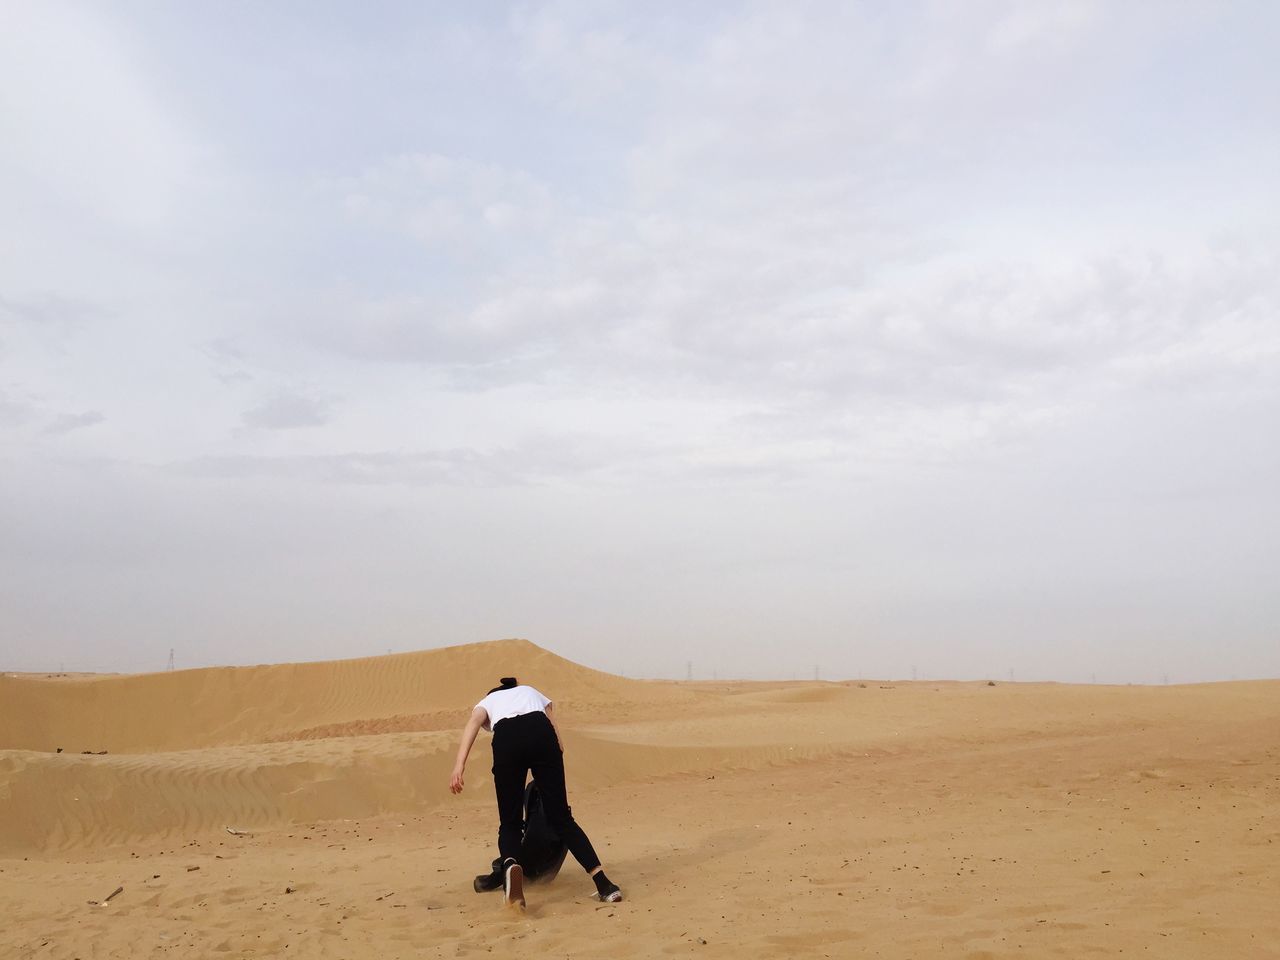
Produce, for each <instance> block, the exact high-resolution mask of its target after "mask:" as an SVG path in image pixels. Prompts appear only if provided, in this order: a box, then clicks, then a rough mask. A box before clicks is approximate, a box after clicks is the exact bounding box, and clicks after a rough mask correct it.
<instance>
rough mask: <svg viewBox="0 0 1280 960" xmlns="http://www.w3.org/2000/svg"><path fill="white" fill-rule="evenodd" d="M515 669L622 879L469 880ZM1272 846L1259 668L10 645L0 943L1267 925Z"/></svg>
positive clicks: (1214, 933) (1086, 946)
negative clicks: (253, 655) (834, 677)
mask: <svg viewBox="0 0 1280 960" xmlns="http://www.w3.org/2000/svg"><path fill="white" fill-rule="evenodd" d="M512 673H514V674H516V675H518V676H519V677H520V678H521V679H522V680H524V681H526V682H529V683H532V684H534V685H535V686H538V687H539V688H540V689H542V690H543V691H544V692H546V693H547V694H548V695H550V696H551V697H553V698H554V699H555V700H556V701H557V710H558V711H559V722H560V726H561V729H562V731H563V732H564V734H565V740H566V758H567V766H568V775H569V784H570V799H571V802H572V803H573V806H574V811H575V814H576V815H577V817H578V819H579V821H580V822H581V823H582V824H583V826H584V827H585V828H586V829H587V831H588V832H589V833H590V834H591V836H592V838H593V840H594V841H595V842H596V846H597V848H598V849H599V850H600V852H601V854H602V856H603V857H604V859H605V863H606V866H607V868H608V870H609V873H610V875H611V876H612V877H613V878H614V879H616V880H617V881H618V882H619V883H620V884H621V885H622V886H623V888H624V890H625V891H626V893H627V895H628V899H627V900H626V901H624V902H623V903H620V904H611V905H607V906H605V905H601V904H599V903H596V902H595V901H594V900H592V899H591V898H590V896H589V894H590V893H591V892H592V890H593V888H592V886H591V884H590V882H589V881H588V880H587V879H586V878H585V876H584V875H582V874H581V872H580V871H579V870H578V869H577V867H576V866H575V865H574V864H573V862H572V861H571V860H570V861H569V862H568V863H566V865H565V868H564V870H563V871H562V873H561V875H560V876H559V877H558V878H557V879H556V880H555V881H554V882H552V883H550V884H547V885H542V886H536V885H535V886H531V887H530V888H529V908H528V910H527V912H525V913H523V914H517V913H513V912H511V911H507V910H504V909H502V908H501V907H500V904H499V899H498V897H497V896H496V895H493V894H489V895H477V894H475V893H473V892H472V891H471V877H472V875H473V874H475V873H477V872H480V871H482V870H483V869H485V868H486V867H487V864H488V861H489V860H490V858H492V857H493V856H494V855H495V852H496V851H495V850H494V849H493V846H494V835H495V831H496V812H495V810H494V804H493V795H492V787H491V784H490V782H489V780H488V769H487V768H488V758H487V752H488V748H487V744H486V743H485V742H484V739H483V735H482V740H481V741H479V742H478V743H477V747H476V752H475V753H473V756H472V761H471V763H470V765H469V769H468V778H467V779H468V788H467V790H466V792H465V793H464V794H463V795H462V796H461V797H456V798H455V797H452V796H450V795H449V793H448V789H447V778H448V771H449V769H450V767H451V765H452V758H453V753H454V750H455V749H456V738H457V731H458V729H459V728H460V727H461V725H462V723H463V721H464V720H465V717H466V715H467V712H468V710H469V708H470V707H471V705H472V704H473V703H474V702H475V701H476V700H477V699H479V697H480V696H482V695H483V693H484V692H485V690H487V689H488V687H489V686H492V685H493V683H495V682H496V679H497V677H499V676H501V675H505V674H512ZM59 747H61V748H62V752H61V753H58V752H56V751H57V750H58V748H59ZM104 750H105V751H106V753H105V754H103V753H100V751H104ZM83 751H91V752H90V753H88V754H86V753H84V752H83ZM228 828H230V829H232V830H235V831H237V835H233V834H232V833H230V832H228ZM1277 862H1280V682H1276V681H1267V682H1252V683H1225V684H1204V685H1196V686H1186V687H1155V688H1144V687H1087V686H1059V685H1053V684H998V685H994V686H989V685H987V684H985V683H928V682H920V683H901V682H897V683H891V682H882V681H862V682H859V681H851V682H845V683H773V684H761V683H716V684H706V683H692V684H690V683H668V682H650V681H635V680H628V679H624V678H621V677H614V676H610V675H608V674H602V673H598V672H596V671H592V670H588V669H586V668H584V667H581V666H578V665H576V664H573V663H570V662H568V661H565V660H563V659H561V658H559V657H556V656H554V655H553V654H550V653H548V652H547V651H544V650H541V649H539V648H538V647H536V646H534V645H532V644H529V643H526V642H524V641H499V642H495V643H486V644H473V645H469V646H464V647H453V648H448V649H444V650H435V651H426V652H422V653H416V654H402V655H397V656H388V657H376V658H369V659H364V660H352V661H342V662H336V663H318V664H288V665H278V666H264V667H247V668H226V669H210V670H192V671H182V672H177V673H162V674H149V675H143V676H128V677H74V676H73V677H57V678H43V677H30V676H8V677H0V915H2V916H4V917H5V918H6V922H5V923H4V924H3V925H0V957H6V958H7V957H10V956H15V957H28V956H30V957H65V958H73V957H80V958H84V960H88V958H90V957H94V958H98V957H135V956H138V957H141V956H152V955H156V956H159V955H166V954H169V955H173V956H175V957H205V956H209V957H218V956H229V957H248V956H256V957H278V956H299V957H346V958H392V957H424V956H425V957H433V956H447V957H454V956H468V955H472V954H487V953H489V952H490V951H493V952H495V953H500V952H504V951H505V952H506V953H507V955H514V953H513V952H514V951H519V953H520V955H522V956H525V955H534V956H547V957H562V956H571V957H579V956H581V957H621V958H627V957H636V958H639V957H652V956H665V955H685V954H688V955H690V956H696V957H730V956H732V957H750V956H764V957H792V956H806V957H808V956H815V957H821V956H831V957H855V956H856V957H861V956H869V957H873V956H881V957H904V958H905V957H915V958H919V957H944V956H945V957H961V958H966V957H967V958H980V957H1014V956H1019V957H1045V956H1063V957H1086V956H1093V955H1100V956H1102V955H1104V956H1108V957H1111V956H1119V955H1120V952H1121V951H1124V954H1125V955H1131V954H1136V953H1145V954H1147V955H1151V956H1158V957H1197V958H1203V957H1219V956H1221V957H1232V958H1236V957H1239V958H1254V957H1280V910H1277V909H1276V907H1275V904H1276V903H1280V870H1277V869H1276V866H1275V865H1276V863H1277ZM117 887H123V888H124V889H123V891H122V892H121V893H119V894H118V895H116V896H115V897H113V898H112V899H111V900H110V901H109V902H107V903H106V904H104V905H99V906H93V905H90V904H89V902H88V901H90V900H95V901H101V900H102V899H103V898H105V897H106V896H107V895H108V894H110V893H111V892H112V891H113V890H115V889H116V888H117Z"/></svg>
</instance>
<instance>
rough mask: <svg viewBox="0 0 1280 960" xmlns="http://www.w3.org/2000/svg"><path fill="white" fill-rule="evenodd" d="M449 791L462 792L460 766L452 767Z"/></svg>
mask: <svg viewBox="0 0 1280 960" xmlns="http://www.w3.org/2000/svg"><path fill="white" fill-rule="evenodd" d="M449 792H450V793H461V792H462V768H461V767H454V768H453V776H452V777H450V778H449Z"/></svg>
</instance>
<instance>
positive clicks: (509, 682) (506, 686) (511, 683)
mask: <svg viewBox="0 0 1280 960" xmlns="http://www.w3.org/2000/svg"><path fill="white" fill-rule="evenodd" d="M515 686H518V684H517V682H516V678H515V677H503V678H502V683H501V684H499V685H498V686H496V687H494V688H493V689H492V690H490V691H489V692H490V693H497V692H498V691H499V690H510V689H511V688H512V687H515Z"/></svg>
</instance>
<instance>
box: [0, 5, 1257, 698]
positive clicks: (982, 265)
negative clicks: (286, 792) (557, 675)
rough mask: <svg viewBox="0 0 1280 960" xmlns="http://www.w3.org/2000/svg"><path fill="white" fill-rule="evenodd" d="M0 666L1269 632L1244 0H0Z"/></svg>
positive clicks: (1135, 675) (1201, 640)
mask: <svg viewBox="0 0 1280 960" xmlns="http://www.w3.org/2000/svg"><path fill="white" fill-rule="evenodd" d="M0 20H2V21H3V23H4V27H3V29H0V144H2V149H0V669H8V670H53V669H67V670H92V671H142V670H159V669H163V668H164V667H165V665H166V663H167V661H168V657H169V652H170V650H171V649H172V650H173V651H174V661H175V664H176V665H177V666H178V667H180V668H182V667H197V666H205V665H214V664H242V663H261V662H279V661H296V660H316V659H329V658H337V657H351V656H365V655H371V654H380V653H385V652H387V651H397V652H398V651H407V650H417V649H424V648H432V647H439V646H445V645H452V644H456V643H468V642H474V641H479V640H489V639H496V638H501V637H525V638H528V639H530V640H533V641H534V642H535V643H538V644H540V645H542V646H544V647H546V648H548V649H550V650H553V651H554V652H556V653H558V654H560V655H562V656H565V657H569V658H570V659H573V660H576V661H578V662H581V663H585V664H587V665H589V666H592V667H596V668H598V669H603V670H609V671H611V672H615V673H623V674H626V675H628V676H637V677H674V678H680V679H682V678H684V677H685V676H687V675H692V676H694V677H695V678H711V677H719V678H727V677H743V678H752V679H762V678H782V679H787V678H791V677H796V678H800V679H810V678H812V677H814V676H815V675H817V676H820V677H822V678H823V679H840V678H854V677H889V678H893V677H896V678H906V677H911V676H918V677H921V678H931V679H934V678H954V679H981V678H986V677H995V678H997V679H1002V680H1003V679H1008V678H1014V679H1018V680H1041V679H1044V680H1059V681H1069V682H1089V681H1094V680H1096V681H1097V682H1108V683H1129V682H1134V683H1164V682H1172V683H1180V682H1192V681H1205V680H1219V679H1231V678H1241V679H1243V678H1250V677H1277V676H1280V575H1278V572H1280V506H1278V504H1280V495H1278V493H1277V491H1280V177H1277V176H1276V171H1277V170H1278V169H1280V69H1277V67H1276V64H1277V62H1280V7H1278V6H1277V5H1275V4H1272V3H1267V2H1246V0H1238V2H1226V3H1222V2H1214V3H1191V2H1168V3H1163V2H1162V3H1155V2H1152V3H1116V2H1111V3H1107V2H1098V3H1093V2H1074V0H1062V2H1045V3H1034V4H1032V3H1023V2H1003V0H967V2H964V3H950V2H902V3H897V2H895V3H844V2H838V3H837V2H832V3H788V4H778V3H768V2H762V3H729V2H725V3H707V4H687V3H669V4H668V3H649V2H646V3H614V2H607V0H606V2H590V3H588V2H581V3H579V2H549V3H517V4H501V3H496V2H495V3H485V4H444V3H417V2H413V3H403V4H397V3H391V2H386V3H379V4H373V5H368V4H344V3H324V2H310V0H308V2H305V3H304V2H294V3H286V2H282V3H275V4H253V3H247V2H244V3H242V2H233V3H216V4H215V3H204V4H193V3H187V4H160V3H151V2H145V3H144V2H129V0H122V2H119V3H112V4H93V3H64V2H57V0H52V2H43V0H42V2H14V0H0Z"/></svg>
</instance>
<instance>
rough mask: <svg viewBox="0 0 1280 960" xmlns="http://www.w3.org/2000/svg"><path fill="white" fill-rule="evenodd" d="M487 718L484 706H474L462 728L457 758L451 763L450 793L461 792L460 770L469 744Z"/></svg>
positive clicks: (464, 768) (474, 739)
mask: <svg viewBox="0 0 1280 960" xmlns="http://www.w3.org/2000/svg"><path fill="white" fill-rule="evenodd" d="M488 719H489V714H487V713H486V712H485V709H484V707H476V708H475V709H474V710H472V711H471V718H470V719H469V720H468V721H467V725H466V726H465V727H464V728H463V729H462V742H461V743H459V744H458V759H457V760H456V761H455V762H454V764H453V776H451V777H450V778H449V790H450V792H452V793H461V792H462V772H463V771H464V770H466V768H467V757H468V756H469V755H470V753H471V745H472V744H473V743H475V742H476V734H478V733H479V732H480V728H481V727H482V726H484V722H485V721H486V720H488Z"/></svg>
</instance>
